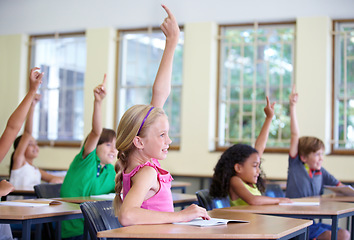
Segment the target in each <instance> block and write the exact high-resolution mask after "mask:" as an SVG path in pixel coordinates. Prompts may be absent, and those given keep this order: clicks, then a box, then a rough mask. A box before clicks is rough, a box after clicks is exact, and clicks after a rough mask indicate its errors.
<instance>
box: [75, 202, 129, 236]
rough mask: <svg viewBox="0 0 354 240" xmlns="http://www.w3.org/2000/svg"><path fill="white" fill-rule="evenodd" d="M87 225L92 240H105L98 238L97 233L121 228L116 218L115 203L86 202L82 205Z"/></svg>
mask: <svg viewBox="0 0 354 240" xmlns="http://www.w3.org/2000/svg"><path fill="white" fill-rule="evenodd" d="M80 208H81V211H82V214H83V215H84V219H85V224H86V227H87V228H88V231H89V233H90V237H91V240H96V239H97V240H104V239H106V238H97V232H99V231H104V230H110V229H115V228H120V227H122V225H121V224H120V223H119V221H118V218H117V217H116V216H114V211H113V201H112V200H107V201H95V202H84V203H82V204H80Z"/></svg>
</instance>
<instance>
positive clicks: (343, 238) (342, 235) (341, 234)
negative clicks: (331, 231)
mask: <svg viewBox="0 0 354 240" xmlns="http://www.w3.org/2000/svg"><path fill="white" fill-rule="evenodd" d="M337 239H338V240H349V239H350V233H349V231H348V230H346V229H339V230H338V238H337Z"/></svg>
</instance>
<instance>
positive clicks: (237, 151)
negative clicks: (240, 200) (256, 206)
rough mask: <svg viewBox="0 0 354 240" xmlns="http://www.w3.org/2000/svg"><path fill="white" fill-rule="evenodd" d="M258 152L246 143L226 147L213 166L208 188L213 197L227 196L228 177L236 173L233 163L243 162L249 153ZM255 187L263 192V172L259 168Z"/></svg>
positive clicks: (228, 187)
mask: <svg viewBox="0 0 354 240" xmlns="http://www.w3.org/2000/svg"><path fill="white" fill-rule="evenodd" d="M253 153H258V152H257V150H256V149H255V148H253V147H251V146H249V145H247V144H235V145H233V146H231V147H230V148H228V149H227V150H226V151H225V152H224V153H223V154H222V155H221V157H220V159H219V161H218V162H217V163H216V166H215V168H214V175H213V178H212V182H211V185H210V189H209V194H210V195H211V196H212V197H214V198H223V197H226V196H228V194H229V189H230V179H231V177H232V176H235V175H236V171H235V168H234V166H235V164H236V163H238V164H243V163H244V162H245V161H246V160H247V159H248V158H249V156H250V155H252V154H253ZM256 185H257V188H258V190H259V191H261V192H264V190H265V181H264V174H263V172H262V170H261V169H260V174H259V176H258V179H257V184H256Z"/></svg>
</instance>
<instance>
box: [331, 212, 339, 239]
mask: <svg viewBox="0 0 354 240" xmlns="http://www.w3.org/2000/svg"><path fill="white" fill-rule="evenodd" d="M331 235H332V237H331V240H337V235H338V217H337V216H334V217H332V234H331Z"/></svg>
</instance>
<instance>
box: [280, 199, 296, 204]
mask: <svg viewBox="0 0 354 240" xmlns="http://www.w3.org/2000/svg"><path fill="white" fill-rule="evenodd" d="M292 202H293V201H292V200H291V199H290V198H279V203H292Z"/></svg>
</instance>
